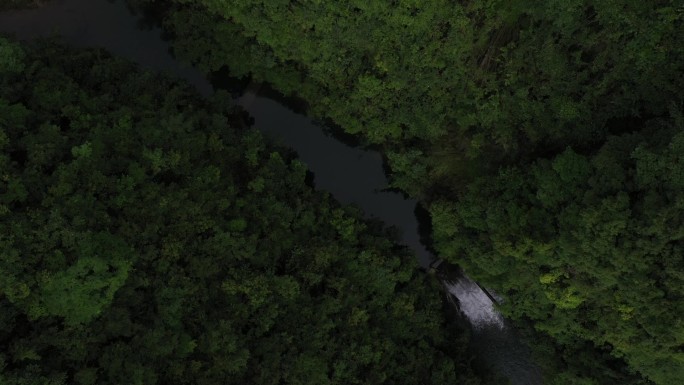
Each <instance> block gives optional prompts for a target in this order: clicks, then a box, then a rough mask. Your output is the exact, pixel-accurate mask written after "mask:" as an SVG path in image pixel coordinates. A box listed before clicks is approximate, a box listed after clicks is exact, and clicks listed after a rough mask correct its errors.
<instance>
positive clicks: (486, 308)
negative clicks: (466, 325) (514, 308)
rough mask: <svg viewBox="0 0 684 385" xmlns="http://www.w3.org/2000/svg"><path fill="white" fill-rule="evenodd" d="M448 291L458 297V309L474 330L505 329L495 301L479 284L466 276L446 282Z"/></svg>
mask: <svg viewBox="0 0 684 385" xmlns="http://www.w3.org/2000/svg"><path fill="white" fill-rule="evenodd" d="M444 285H445V286H446V289H447V291H448V292H449V293H450V294H451V295H453V296H454V297H456V299H457V300H458V307H459V309H460V310H461V312H462V313H463V315H464V316H465V317H466V318H468V321H470V324H471V325H472V326H473V328H474V329H478V330H482V329H485V328H492V327H493V328H497V329H503V328H504V327H505V323H504V318H503V316H502V315H501V313H499V312H498V311H497V310H496V308H495V307H494V301H492V299H491V298H490V297H489V296H488V295H487V293H485V292H484V291H483V290H482V288H480V286H478V284H477V283H475V282H474V281H473V280H471V279H470V278H468V277H467V276H465V275H461V276H460V277H458V278H457V279H456V280H455V281H444Z"/></svg>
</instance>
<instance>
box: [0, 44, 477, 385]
mask: <svg viewBox="0 0 684 385" xmlns="http://www.w3.org/2000/svg"><path fill="white" fill-rule="evenodd" d="M0 52H1V53H2V55H1V57H2V60H1V61H0V127H1V128H2V131H0V146H2V155H1V156H0V170H1V173H0V175H2V190H0V191H1V192H2V194H1V195H0V197H1V201H0V203H1V205H0V215H2V227H3V231H2V234H1V235H0V242H1V243H2V248H1V251H0V252H1V253H2V257H1V258H0V295H1V297H0V307H1V310H0V368H2V373H1V374H0V383H3V384H22V385H23V384H26V385H29V384H31V385H32V384H54V385H58V384H155V383H157V384H249V383H254V384H281V383H288V384H311V383H316V384H326V383H331V384H333V383H334V384H343V383H344V384H368V383H376V384H380V383H398V384H399V383H401V384H418V383H467V384H480V383H481V382H480V380H478V378H477V377H475V375H474V374H473V371H472V369H471V367H470V358H469V356H468V355H467V354H466V353H465V347H466V345H467V334H466V332H465V331H464V330H463V328H462V326H459V325H458V324H447V320H446V319H445V318H444V316H443V312H442V304H441V303H440V301H439V296H438V295H435V293H436V292H437V291H438V290H439V289H438V285H437V284H436V282H435V281H434V279H433V278H431V277H429V276H425V275H424V274H422V273H420V272H419V271H418V270H417V268H416V267H415V260H414V257H413V256H412V255H411V254H410V253H409V252H408V251H407V250H406V249H405V248H403V247H400V246H397V245H395V244H393V243H392V242H391V241H390V239H392V236H391V233H389V232H388V231H387V230H384V229H383V228H382V226H381V225H380V224H379V223H373V222H365V221H362V220H361V219H360V215H359V213H358V212H356V211H355V210H353V209H350V208H345V207H341V206H339V205H338V204H336V203H335V202H334V201H332V199H331V198H330V196H329V195H327V194H325V193H320V192H315V191H314V190H313V189H312V188H311V187H309V186H307V185H306V183H305V179H306V168H305V167H304V166H303V165H302V164H301V163H300V162H298V161H297V160H296V159H293V157H292V155H291V154H288V152H287V151H284V150H279V149H276V148H273V147H272V146H271V145H269V144H268V143H266V142H265V141H264V139H263V138H262V137H261V134H260V133H259V132H258V131H256V130H255V129H251V128H247V127H245V126H244V124H243V121H244V119H245V116H244V113H242V112H241V111H240V110H239V109H237V108H235V109H233V108H231V107H227V106H229V105H230V103H229V100H230V99H229V97H228V96H227V95H226V94H224V93H218V94H217V95H216V96H214V98H213V99H212V100H210V101H204V100H202V99H201V98H200V97H199V96H198V95H196V94H195V93H194V92H193V91H192V90H191V89H190V88H189V86H187V85H183V84H178V83H176V82H173V81H171V80H168V79H167V78H164V77H161V76H159V75H154V74H152V73H149V72H143V71H140V70H138V69H136V67H135V66H134V65H133V64H130V63H128V62H126V61H123V60H120V59H115V58H111V57H110V56H109V55H108V54H106V53H105V52H103V51H98V50H88V51H72V50H69V49H66V48H64V47H62V46H61V45H59V44H58V43H56V42H54V41H47V42H42V43H40V44H37V45H32V46H25V47H22V46H19V45H18V44H16V43H12V42H11V41H8V40H5V39H0Z"/></svg>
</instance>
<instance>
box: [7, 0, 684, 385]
mask: <svg viewBox="0 0 684 385" xmlns="http://www.w3.org/2000/svg"><path fill="white" fill-rule="evenodd" d="M128 2H129V3H130V4H131V5H132V6H133V7H136V8H137V7H140V8H141V9H144V10H145V11H146V12H149V13H150V14H152V15H154V16H155V17H159V18H160V20H161V21H162V23H163V26H164V27H165V29H166V31H167V32H168V33H169V37H171V39H172V43H173V47H174V53H175V54H176V55H177V56H178V57H180V58H183V59H185V60H187V61H189V62H192V63H194V64H195V65H197V66H198V67H199V68H201V69H203V70H205V71H206V72H207V73H211V72H214V71H218V70H221V69H225V68H227V69H228V70H229V71H230V73H231V74H233V75H235V76H249V77H251V78H252V79H253V80H255V81H258V82H268V83H270V84H271V85H272V86H273V87H275V88H276V89H277V90H279V91H281V92H282V93H284V94H286V95H295V96H298V97H301V98H303V99H304V100H305V101H306V102H307V103H308V107H309V113H310V114H312V115H314V116H318V117H326V118H329V119H331V121H332V122H334V123H335V124H337V125H339V126H340V127H341V128H342V129H344V130H345V131H346V132H348V133H352V134H356V135H357V136H358V137H359V138H360V139H361V140H362V141H363V142H364V143H366V144H373V145H375V146H377V147H378V148H380V149H381V150H382V151H383V152H384V155H385V156H386V159H387V161H388V166H389V168H390V169H391V171H392V175H391V176H392V180H393V186H394V187H398V188H400V189H402V190H404V191H406V192H407V193H409V194H410V195H412V196H414V197H416V198H420V199H422V200H423V202H424V203H425V204H426V206H428V207H429V208H430V212H431V215H432V222H433V226H432V228H433V238H434V245H433V246H434V248H435V249H436V251H437V252H438V253H439V255H440V257H443V258H445V259H447V260H448V261H451V262H454V263H458V264H460V265H462V266H463V267H464V268H465V269H466V271H467V272H468V273H469V274H470V275H472V276H473V277H474V278H476V279H477V280H478V281H479V282H480V283H482V284H483V285H485V286H487V287H490V288H492V289H494V290H495V291H496V292H498V293H499V294H501V295H502V296H503V297H504V298H505V300H504V302H503V304H502V305H501V309H502V311H503V312H504V313H505V314H506V315H507V316H508V317H510V318H512V319H513V320H515V321H516V323H517V325H518V326H519V327H520V330H521V332H523V333H525V334H527V335H528V336H529V338H530V340H531V341H532V345H533V347H534V348H535V349H536V350H537V355H538V357H539V360H540V362H541V363H542V364H543V365H544V368H545V374H546V382H547V383H549V384H553V385H566V384H573V385H604V384H621V385H622V384H653V383H655V384H658V385H672V384H676V383H679V382H681V378H684V352H683V349H684V320H683V319H682V316H683V315H684V282H683V281H684V266H683V265H684V257H682V255H683V254H682V252H683V251H684V250H682V247H683V240H682V236H684V231H683V230H682V229H684V227H683V226H684V225H683V223H684V218H683V217H682V213H684V207H683V205H684V203H683V202H684V200H683V199H684V198H683V196H682V191H684V185H683V184H684V182H683V181H684V179H682V178H683V177H682V175H684V170H682V162H684V159H683V157H684V134H683V133H682V132H684V118H682V115H683V112H682V111H684V96H683V95H684V44H682V42H684V4H683V3H682V2H681V0H658V1H642V2H638V1H625V2H619V1H618V2H615V1H604V0H571V1H532V2H530V1H500V0H484V1H466V2H448V1H443V0H438V1H429V2H420V1H414V0H392V1H386V0H385V1H370V2H369V1H361V0H350V1H343V2H340V1H326V0H320V1H290V0H288V1H284V0H283V1H280V0H272V1H255V0H239V1H238V0H233V1H217V0H129V1H128ZM19 3H20V1H11V2H9V3H7V2H6V3H5V4H10V5H16V4H19ZM25 3H27V4H28V3H31V2H30V1H27V2H25ZM0 7H2V6H0ZM0 53H1V54H0V76H2V78H1V81H2V83H0V86H2V88H1V89H0V110H1V111H2V113H0V128H2V129H3V130H4V131H3V136H0V145H1V146H4V147H3V151H4V152H3V158H2V162H3V163H2V167H3V173H2V178H3V179H2V180H3V185H2V186H3V187H2V188H4V190H2V194H3V195H2V196H3V201H2V206H0V210H1V211H0V215H2V216H3V217H2V224H3V226H11V227H8V228H10V229H11V230H12V231H3V234H5V233H7V234H13V235H12V236H6V237H5V238H3V239H2V242H4V245H3V252H4V253H5V254H4V255H3V262H2V263H3V265H2V277H1V278H0V279H2V281H0V284H1V285H2V286H0V293H2V297H1V302H0V304H1V306H3V311H2V312H0V315H1V316H2V319H0V325H2V330H3V332H2V333H0V343H1V344H3V347H4V348H5V349H3V350H1V351H2V352H3V353H0V354H2V356H0V358H2V363H1V364H0V367H3V368H4V369H3V374H2V375H3V376H4V378H3V380H4V381H5V382H10V383H12V382H14V383H21V384H23V383H33V382H36V383H49V382H48V381H52V383H56V384H58V383H60V381H62V380H63V379H64V380H66V381H71V380H73V381H75V382H76V383H83V384H89V383H95V382H97V383H117V382H118V381H123V379H127V380H128V382H135V380H138V381H139V382H154V381H157V382H159V383H166V382H172V383H181V382H192V383H214V382H217V381H223V380H225V378H231V379H233V380H235V381H237V382H236V383H240V381H242V382H248V383H249V382H250V381H253V382H255V383H278V382H279V381H284V382H287V383H305V382H307V381H308V382H312V381H313V382H315V383H321V382H320V381H324V380H325V379H326V378H327V379H328V380H329V381H330V382H331V383H366V382H369V381H370V382H374V383H382V382H385V383H403V382H405V383H459V382H458V381H461V383H467V381H473V382H474V383H476V380H475V379H474V377H473V376H472V374H471V371H470V369H469V366H468V364H467V359H466V357H465V355H464V353H463V351H462V349H461V348H462V344H463V342H464V340H463V335H462V334H460V333H459V332H458V331H457V330H447V331H445V330H444V324H443V322H444V321H442V320H441V318H440V317H441V316H442V315H441V314H440V313H439V312H438V310H439V308H438V304H436V303H435V301H434V299H433V298H432V297H431V296H430V294H429V290H430V289H428V288H426V287H425V286H426V285H428V286H429V285H430V284H431V283H430V282H431V281H429V280H427V281H425V280H424V279H422V278H419V277H417V276H415V273H414V271H413V270H412V269H411V268H410V262H408V261H409V259H407V258H402V257H400V256H402V255H404V254H405V251H402V250H400V249H398V248H396V247H395V246H394V245H392V244H391V243H390V242H389V241H387V240H386V237H385V236H386V235H387V234H385V233H384V232H383V230H381V229H380V228H379V227H378V226H377V225H376V224H372V223H366V222H362V221H360V220H359V219H358V216H357V215H355V214H354V213H352V212H350V210H349V209H344V208H341V207H339V206H337V205H335V204H334V203H333V202H331V201H330V199H329V198H327V197H326V196H324V195H321V194H318V193H314V192H312V191H311V189H310V188H308V187H307V186H306V185H305V183H304V173H305V170H304V168H303V167H302V166H301V165H300V164H299V163H298V162H296V161H294V160H293V159H292V158H291V157H290V156H288V155H287V154H285V153H283V152H282V151H276V150H274V149H273V148H270V147H269V146H268V145H266V144H265V143H264V142H263V140H262V139H261V138H260V137H259V136H258V135H257V134H256V133H255V132H254V131H251V130H245V129H237V127H239V126H240V124H239V121H240V120H241V119H240V118H238V115H239V114H238V113H237V112H236V111H227V110H226V107H225V106H227V105H228V101H227V98H223V99H222V98H221V97H220V96H219V97H217V98H215V99H214V100H213V101H212V102H209V103H204V102H202V101H200V100H198V99H197V98H195V97H193V96H191V95H190V94H189V93H188V92H187V90H185V89H183V87H181V86H179V85H175V84H171V83H170V82H168V81H166V80H164V81H160V80H159V79H158V78H157V77H154V76H152V75H149V74H145V73H141V72H137V71H134V70H132V68H131V67H130V65H128V64H126V63H123V62H120V61H117V60H113V59H109V58H107V57H106V55H103V54H102V53H100V52H97V51H90V52H86V53H79V54H74V53H69V52H66V51H64V50H62V49H61V48H56V47H50V46H43V47H42V48H41V51H36V50H35V49H32V48H31V49H22V48H20V47H18V46H17V45H15V44H13V43H7V42H5V41H3V43H2V44H0ZM95 64H97V65H95ZM91 67H92V69H91ZM75 74H79V76H75ZM82 74H85V75H84V76H81V75H82ZM116 82H118V83H116ZM151 83H154V84H156V86H155V88H154V90H147V89H144V87H143V86H142V85H143V84H145V85H149V84H151ZM55 84H60V85H62V86H61V87H55V86H54V85H55ZM24 127H27V128H30V130H29V129H24ZM112 127H113V128H115V129H113V130H112V129H111V128H112ZM231 127H232V128H231ZM108 128H109V129H108ZM105 160H106V161H105ZM5 170H7V171H5ZM14 234H17V235H14ZM226 250H230V253H228V254H227V255H226ZM105 251H106V255H108V258H106V259H103V258H102V257H101V256H102V255H104V254H105ZM187 256H192V258H187ZM217 260H218V261H221V262H220V263H218V264H217V263H216V261H217ZM74 282H78V283H79V284H77V285H74V284H73V283H74ZM359 282H364V283H367V282H373V283H374V285H371V286H370V287H367V286H364V285H359V284H358V283H359ZM433 294H434V293H433ZM227 308H230V309H234V310H233V313H227V312H226V309H227ZM301 309H308V310H305V311H302V310H301ZM388 309H390V311H388ZM319 315H320V318H319V317H318V316H319ZM27 325H28V326H27ZM293 325H295V326H296V327H295V326H293ZM206 330H211V331H212V333H213V334H206V333H205V331H206ZM77 341H82V342H78V343H76V342H77ZM397 341H401V342H400V343H397ZM454 341H460V342H454ZM448 343H455V345H453V346H451V347H450V348H447V346H449V344H448ZM289 346H292V347H293V348H292V349H288V347H289ZM329 346H334V347H335V349H334V350H324V349H323V350H322V347H329ZM321 351H323V353H320V352H321ZM54 352H59V354H53V353H54ZM407 352H408V353H407ZM416 357H418V359H416ZM339 362H341V363H342V364H341V365H340V364H338V363H339ZM390 362H391V363H392V364H391V365H389V363H390ZM3 365H4V366H3ZM258 367H261V369H259V372H258V373H259V374H257V368H258ZM209 368H211V369H209ZM326 375H327V377H326ZM371 375H372V376H371ZM130 379H134V381H130ZM454 381H456V382H454ZM322 383H325V382H322Z"/></svg>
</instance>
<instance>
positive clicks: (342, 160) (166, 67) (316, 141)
mask: <svg viewBox="0 0 684 385" xmlns="http://www.w3.org/2000/svg"><path fill="white" fill-rule="evenodd" d="M0 32H1V33H8V34H12V35H15V36H16V37H18V38H20V39H22V40H31V39H35V38H39V37H46V36H60V37H61V38H62V39H63V40H64V41H65V42H67V43H69V44H71V45H73V46H77V47H102V48H106V49H107V50H108V51H110V52H111V53H113V54H115V55H118V56H121V57H124V58H127V59H129V60H131V61H134V62H137V63H139V64H140V65H141V66H142V67H145V68H148V69H151V70H159V71H165V72H168V73H170V74H173V75H175V76H177V77H180V78H182V79H184V80H186V81H188V82H190V83H191V84H193V85H194V86H195V87H196V88H197V90H198V91H199V92H200V93H201V94H203V95H205V96H208V95H210V94H211V93H212V92H213V91H214V88H213V86H212V84H211V83H210V82H209V81H208V80H207V78H206V76H204V75H203V74H202V73H201V72H199V71H197V70H195V69H193V68H190V67H187V66H184V65H182V64H180V63H179V62H178V61H176V60H175V59H174V58H173V57H172V56H171V55H170V53H169V48H170V45H169V43H168V42H166V41H164V40H163V39H162V37H161V31H160V30H159V29H157V28H143V27H142V25H141V23H140V21H139V19H138V18H137V17H136V16H135V15H133V14H131V12H130V11H129V9H128V8H127V7H126V5H125V4H124V3H123V2H122V1H107V0H53V1H51V2H50V3H48V4H47V5H45V6H43V7H41V8H39V9H33V10H20V11H9V12H4V13H0ZM235 102H236V103H238V104H241V105H242V106H243V107H244V108H245V109H247V111H248V112H249V113H250V114H251V115H252V116H253V117H254V120H255V126H256V127H257V128H259V129H260V130H261V131H262V132H264V133H265V134H266V135H268V136H269V137H271V138H272V139H273V140H275V141H276V142H279V143H280V144H282V145H285V146H288V147H291V148H293V149H294V150H295V151H296V152H297V153H298V155H299V157H300V159H301V160H302V161H303V162H304V163H306V164H307V166H308V167H309V169H310V170H311V171H312V172H313V173H314V175H315V180H314V183H315V186H316V188H317V189H320V190H325V191H328V192H330V193H331V194H332V195H333V196H334V197H335V198H336V199H337V200H339V201H340V202H342V203H345V204H355V205H357V206H359V207H360V208H361V209H362V210H363V211H364V213H365V214H366V216H368V217H374V218H378V219H380V220H382V221H383V222H384V223H386V224H387V225H390V226H394V227H396V228H397V229H399V231H400V235H401V237H402V240H403V243H405V244H406V245H407V246H409V247H410V248H411V249H412V250H413V251H414V252H415V253H416V255H417V257H418V262H419V264H420V265H421V266H422V267H423V268H426V267H428V266H429V265H430V263H431V262H433V261H434V260H435V257H434V256H433V255H432V254H431V253H430V252H429V251H428V250H427V249H426V248H425V246H424V245H423V244H422V243H421V241H420V235H419V231H418V220H417V219H416V215H415V210H416V207H417V202H416V201H415V200H412V199H405V198H404V197H403V196H402V194H400V193H397V192H391V191H386V190H385V189H386V187H387V185H388V181H387V177H386V175H385V173H384V170H383V167H382V157H381V155H380V154H379V153H378V152H375V151H368V150H363V149H359V148H354V147H351V146H348V145H346V144H344V143H343V142H342V141H339V140H337V139H335V138H334V137H332V136H330V135H329V134H328V133H327V130H326V129H325V127H323V126H321V125H319V124H316V123H315V122H313V121H312V120H311V119H309V118H307V117H306V116H304V115H302V114H298V113H296V112H294V111H292V110H291V109H289V108H288V107H286V106H285V105H283V104H282V103H280V102H278V101H277V100H274V99H272V98H269V97H267V96H264V95H260V94H258V92H255V91H254V90H249V89H248V90H247V92H245V93H244V94H243V95H242V96H241V97H240V98H238V99H236V100H235ZM444 283H445V287H446V289H447V292H449V293H451V294H452V295H453V296H454V297H456V298H457V299H458V304H459V307H460V309H461V311H462V313H463V314H464V316H465V317H466V318H467V319H468V320H469V321H470V323H471V325H472V326H473V343H472V348H473V350H474V351H475V352H476V353H477V354H478V356H479V357H480V359H481V360H482V362H483V363H484V364H486V365H489V366H491V367H492V368H493V369H495V370H498V371H499V372H501V373H502V374H504V375H505V376H506V377H508V378H509V379H510V380H511V383H512V384H514V385H536V384H541V383H542V380H541V375H540V373H539V370H538V368H537V367H536V366H534V365H533V364H532V363H531V361H530V359H529V352H528V350H527V348H526V347H525V346H524V345H522V344H521V343H520V341H519V340H518V338H517V337H516V335H515V331H514V330H513V329H512V328H511V327H510V326H509V325H508V323H507V322H506V321H505V320H504V319H503V317H502V316H501V315H500V314H499V313H498V312H497V311H496V310H495V308H494V304H493V302H492V300H491V299H490V298H489V296H488V295H487V294H486V293H484V292H483V291H482V289H480V287H479V286H478V285H477V284H476V283H475V282H473V281H472V280H470V279H469V278H468V277H466V276H464V275H461V274H459V275H456V276H454V277H450V280H448V281H445V282H444Z"/></svg>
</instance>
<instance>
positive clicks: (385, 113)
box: [131, 0, 684, 192]
mask: <svg viewBox="0 0 684 385" xmlns="http://www.w3.org/2000/svg"><path fill="white" fill-rule="evenodd" d="M131 1H132V2H133V3H137V4H141V3H143V4H144V3H150V2H152V3H154V4H156V6H158V7H164V6H165V5H162V4H166V6H169V7H170V8H169V9H168V10H167V13H166V17H165V25H166V27H167V29H168V30H169V31H171V32H172V33H173V35H174V42H173V44H174V47H175V52H176V54H177V55H178V56H180V57H182V58H185V59H186V60H190V61H192V62H194V63H196V64H198V65H199V66H200V67H201V68H203V69H205V70H206V71H212V70H218V69H219V68H221V67H223V66H225V65H227V66H228V67H229V68H230V71H231V73H232V74H234V75H236V76H243V75H247V74H249V75H251V76H252V77H253V78H254V79H256V80H257V81H267V82H269V83H271V84H273V85H274V87H275V88H276V89H278V90H280V91H281V92H283V93H284V94H296V95H298V96H300V97H302V98H304V99H305V100H307V101H308V102H309V106H310V113H311V114H314V115H319V116H325V117H329V118H331V119H332V120H333V121H334V122H336V123H337V124H339V125H340V126H342V127H343V128H344V129H345V130H346V131H347V132H350V133H356V134H360V135H361V136H362V137H363V138H364V139H365V140H366V141H368V142H372V143H379V144H383V146H384V147H385V148H386V149H387V150H388V151H390V152H393V153H395V154H399V155H398V156H394V157H390V158H389V160H390V166H391V167H392V168H393V170H394V171H395V172H396V173H397V176H396V180H397V187H406V186H407V185H408V184H409V183H407V181H406V179H409V180H413V181H419V184H418V186H419V188H418V189H417V191H418V192H425V191H426V190H430V188H431V187H432V185H434V184H439V185H440V187H445V188H448V189H455V188H456V187H455V186H459V185H461V184H462V180H463V178H467V177H470V176H472V175H477V174H478V173H479V172H480V171H481V170H479V169H478V168H481V167H483V166H480V164H481V163H489V162H492V161H510V160H517V159H521V158H522V159H524V158H529V157H530V156H535V154H537V153H539V152H547V153H548V151H550V150H553V151H562V149H563V148H565V147H566V146H567V145H582V146H585V147H586V146H598V145H600V144H601V143H602V141H603V139H604V138H605V137H606V135H607V134H609V133H611V131H615V130H619V129H620V127H619V126H620V124H619V122H620V121H621V119H626V118H628V117H633V116H654V115H662V114H663V113H665V110H664V109H665V108H666V106H667V105H668V103H669V102H670V101H671V100H672V99H673V98H680V97H681V90H682V89H683V88H684V80H683V79H684V76H682V72H683V70H684V69H683V68H682V63H684V48H683V47H684V45H683V44H681V42H682V41H684V28H683V27H682V25H683V23H684V12H683V10H684V8H682V4H681V2H680V1H678V0H670V1H657V2H610V1H601V0H573V1H566V0H563V1H533V2H530V1H500V0H486V1H470V2H454V1H444V0H440V1H429V2H424V1H423V2H421V1H413V0H401V1H388V0H387V1H372V2H369V1H365V0H352V1H344V2H340V1H326V0H322V1H268V2H264V1H252V0H242V1H215V0H194V1H188V0H175V1H174V0H167V1H151V0H131ZM170 4H176V5H170ZM416 151H420V153H422V154H424V155H423V156H422V157H418V158H416V156H415V155H416ZM416 160H418V161H419V162H420V163H421V165H420V166H418V167H411V168H407V167H406V164H407V163H409V164H411V163H414V162H415V161H416ZM484 167H485V169H486V168H487V167H486V166H484ZM473 169H474V170H473ZM412 189H413V190H416V187H413V188H412Z"/></svg>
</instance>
